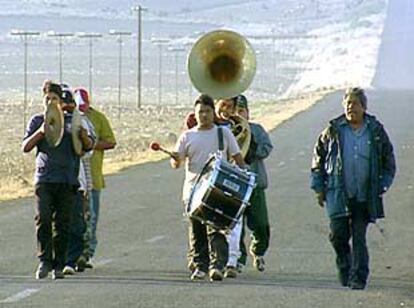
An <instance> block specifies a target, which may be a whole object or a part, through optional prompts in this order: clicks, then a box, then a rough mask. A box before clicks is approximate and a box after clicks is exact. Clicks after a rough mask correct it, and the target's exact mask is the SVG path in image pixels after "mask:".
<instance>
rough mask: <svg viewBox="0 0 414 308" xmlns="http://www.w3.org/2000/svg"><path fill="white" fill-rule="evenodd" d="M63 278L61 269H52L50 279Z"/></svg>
mask: <svg viewBox="0 0 414 308" xmlns="http://www.w3.org/2000/svg"><path fill="white" fill-rule="evenodd" d="M63 278H65V275H64V274H63V271H62V270H61V269H54V270H53V271H52V279H53V280H56V279H63Z"/></svg>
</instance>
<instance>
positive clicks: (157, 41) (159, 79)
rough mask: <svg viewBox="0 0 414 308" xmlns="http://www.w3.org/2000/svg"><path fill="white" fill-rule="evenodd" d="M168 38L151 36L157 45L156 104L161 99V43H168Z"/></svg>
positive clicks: (152, 41)
mask: <svg viewBox="0 0 414 308" xmlns="http://www.w3.org/2000/svg"><path fill="white" fill-rule="evenodd" d="M169 41H170V40H169V39H163V38H152V39H151V43H153V44H155V45H158V105H161V101H162V44H166V43H168V42H169Z"/></svg>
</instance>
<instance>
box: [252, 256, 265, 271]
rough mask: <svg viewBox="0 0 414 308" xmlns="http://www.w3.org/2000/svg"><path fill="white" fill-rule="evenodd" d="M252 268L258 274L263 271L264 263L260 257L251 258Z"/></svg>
mask: <svg viewBox="0 0 414 308" xmlns="http://www.w3.org/2000/svg"><path fill="white" fill-rule="evenodd" d="M253 266H254V268H255V269H257V270H258V271H259V272H263V271H264V270H265V261H264V258H263V257H262V256H256V255H255V256H253Z"/></svg>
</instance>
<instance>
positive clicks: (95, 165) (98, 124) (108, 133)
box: [86, 107, 116, 190]
mask: <svg viewBox="0 0 414 308" xmlns="http://www.w3.org/2000/svg"><path fill="white" fill-rule="evenodd" d="M86 116H87V117H88V119H89V120H90V121H91V122H92V124H93V127H94V128H95V134H96V142H97V143H98V142H99V141H105V142H109V143H115V142H116V140H115V135H114V132H113V131H112V127H111V124H110V123H109V120H108V118H107V117H106V116H105V115H104V114H103V113H102V112H100V111H98V110H96V109H93V108H91V107H90V108H89V110H88V112H87V113H86ZM103 159H104V151H103V150H97V149H94V150H93V154H92V157H91V173H92V183H93V189H96V190H101V189H102V188H104V187H105V179H104V176H103V170H102V169H103Z"/></svg>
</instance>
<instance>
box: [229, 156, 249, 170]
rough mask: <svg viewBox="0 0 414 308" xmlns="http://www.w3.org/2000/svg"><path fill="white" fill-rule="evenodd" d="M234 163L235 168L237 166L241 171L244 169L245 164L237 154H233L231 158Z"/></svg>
mask: <svg viewBox="0 0 414 308" xmlns="http://www.w3.org/2000/svg"><path fill="white" fill-rule="evenodd" d="M232 157H233V159H234V161H235V162H236V164H237V166H239V167H240V168H242V169H245V168H246V166H247V165H246V163H245V162H244V159H243V156H242V155H241V154H240V152H239V153H236V154H234V155H233V156H232Z"/></svg>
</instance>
